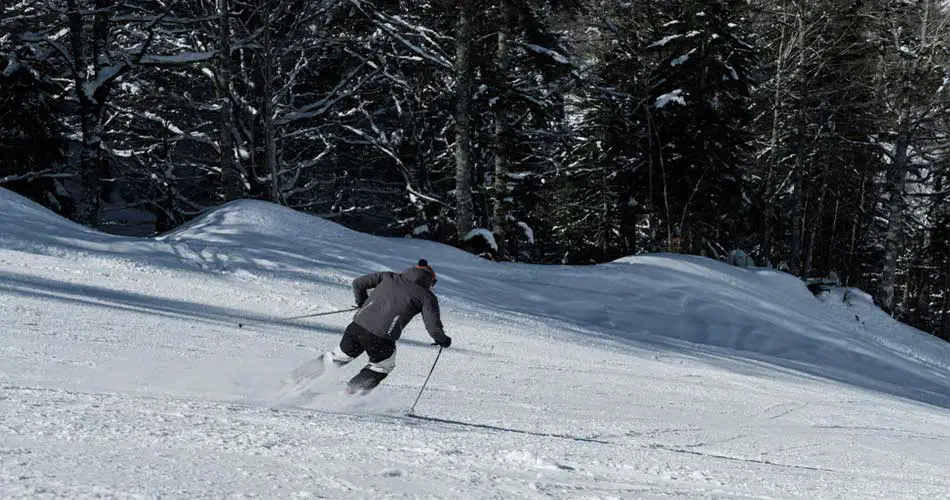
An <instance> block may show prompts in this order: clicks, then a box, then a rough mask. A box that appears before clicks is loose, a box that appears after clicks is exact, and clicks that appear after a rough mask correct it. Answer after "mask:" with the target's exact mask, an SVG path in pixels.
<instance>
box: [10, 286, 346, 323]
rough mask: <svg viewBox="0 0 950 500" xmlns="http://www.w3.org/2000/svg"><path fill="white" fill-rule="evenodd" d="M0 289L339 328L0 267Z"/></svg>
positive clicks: (157, 311) (161, 312) (188, 314)
mask: <svg viewBox="0 0 950 500" xmlns="http://www.w3.org/2000/svg"><path fill="white" fill-rule="evenodd" d="M0 293H3V294H10V295H17V296H21V297H31V298H36V299H41V300H53V301H58V302H63V303H68V304H75V305H79V306H84V307H96V308H105V309H111V310H119V311H123V312H135V313H140V314H148V315H154V316H161V317H165V318H169V319H177V320H187V321H198V322H202V323H206V324H213V325H217V326H225V327H233V328H234V329H235V330H237V329H238V323H239V322H247V323H248V325H249V329H261V328H262V327H266V326H279V327H288V328H298V329H305V330H309V331H313V332H316V333H332V334H339V332H337V331H334V330H331V329H329V328H326V327H323V326H321V325H314V324H312V323H307V322H305V321H302V320H299V321H298V320H282V319H279V318H269V317H266V316H247V315H246V312H245V311H241V310H237V309H231V308H227V307H218V306H213V305H208V304H201V303H197V302H189V301H183V300H175V299H168V298H164V297H155V296H151V295H145V294H140V293H134V292H126V291H120V290H113V289H110V288H104V287H99V286H93V285H82V284H76V283H67V282H62V281H56V280H50V279H45V278H38V277H35V276H27V275H22V274H16V273H11V272H9V271H0Z"/></svg>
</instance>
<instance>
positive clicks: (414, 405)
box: [409, 346, 442, 415]
mask: <svg viewBox="0 0 950 500" xmlns="http://www.w3.org/2000/svg"><path fill="white" fill-rule="evenodd" d="M439 356H442V346H439V353H438V354H436V355H435V361H433V362H432V368H430V369H429V374H428V375H426V381H425V382H423V383H422V388H421V389H419V395H418V396H416V400H415V401H413V402H412V408H409V415H414V414H415V413H414V412H415V410H416V403H418V402H419V398H421V397H422V391H424V390H426V384H428V383H429V377H431V376H432V372H433V371H435V364H436V363H438V362H439Z"/></svg>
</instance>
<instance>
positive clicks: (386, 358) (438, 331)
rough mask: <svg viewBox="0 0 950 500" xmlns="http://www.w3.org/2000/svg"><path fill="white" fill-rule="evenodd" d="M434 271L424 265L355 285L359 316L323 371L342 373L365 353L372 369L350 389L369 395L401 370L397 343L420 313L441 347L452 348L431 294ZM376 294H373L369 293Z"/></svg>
mask: <svg viewBox="0 0 950 500" xmlns="http://www.w3.org/2000/svg"><path fill="white" fill-rule="evenodd" d="M435 283H436V275H435V271H434V270H433V269H432V266H430V265H429V263H428V262H427V261H426V260H425V259H420V260H419V262H418V264H417V265H416V266H415V267H411V268H409V269H406V270H405V271H403V272H401V273H393V272H379V273H370V274H367V275H364V276H360V277H359V278H356V279H355V280H353V294H354V295H355V298H356V307H357V308H358V311H357V312H356V314H355V315H354V316H353V320H352V322H350V324H349V325H348V326H347V327H346V330H345V331H344V332H343V338H342V339H340V344H339V345H338V346H337V347H336V348H334V349H333V350H332V351H330V352H327V353H326V354H324V365H326V366H331V365H332V366H335V367H341V366H343V365H345V364H347V363H349V362H350V361H353V360H354V359H355V358H356V357H358V356H360V355H361V354H363V352H366V354H367V355H368V357H369V363H367V364H366V366H364V367H363V369H362V370H360V372H359V373H357V374H356V375H354V376H353V378H351V379H350V381H349V382H348V383H347V387H346V392H347V393H348V394H353V393H356V392H361V393H366V392H369V391H370V390H372V389H373V388H375V387H376V386H377V385H379V383H380V382H382V381H383V379H385V378H386V377H387V376H388V375H389V374H390V372H392V371H393V369H394V368H395V367H396V341H397V340H399V337H400V335H401V334H402V330H403V328H405V327H406V325H407V324H409V322H410V321H411V320H412V318H414V317H415V316H416V315H417V314H419V313H420V312H421V313H422V319H423V321H424V322H425V327H426V331H428V333H429V335H430V336H431V337H432V339H433V340H434V341H435V343H436V344H437V345H439V346H441V347H449V346H450V345H452V339H451V337H449V336H448V335H446V334H445V331H444V329H443V327H442V319H441V317H440V314H439V300H438V299H437V298H436V296H435V294H434V293H432V290H431V288H432V286H434V285H435ZM370 289H372V293H369V290H370Z"/></svg>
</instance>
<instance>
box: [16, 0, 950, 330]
mask: <svg viewBox="0 0 950 500" xmlns="http://www.w3.org/2000/svg"><path fill="white" fill-rule="evenodd" d="M0 5H2V7H0V8H2V12H0V16H2V17H0V186H3V187H7V188H10V189H13V190H16V191H18V192H21V193H23V194H26V195H27V196H30V197H31V198H32V199H34V200H37V201H39V202H40V203H43V204H45V205H46V206H49V207H50V208H52V209H54V210H56V211H58V212H59V213H61V214H63V215H65V216H67V217H70V218H71V219H73V220H76V221H78V222H81V223H83V224H87V225H90V226H94V227H99V228H101V229H103V230H107V231H113V232H125V233H134V234H144V235H147V234H155V233H160V232H163V231H167V230H168V229H170V228H173V227H175V226H177V225H179V224H181V223H183V222H185V221H187V220H189V219H190V218H192V217H194V216H196V215H197V214H199V213H201V212H202V211H203V210H206V209H207V208H209V207H212V206H215V205H218V204H221V203H224V202H227V201H230V200H234V199H240V198H256V199H263V200H269V201H273V202H276V203H280V204H283V205H286V206H288V207H292V208H294V209H297V210H301V211H306V212H309V213H312V214H315V215H319V216H321V217H327V218H331V219H333V220H336V221H339V222H341V223H344V224H346V225H349V226H351V227H354V228H357V229H360V230H363V231H368V232H373V233H377V234H389V235H411V236H412V237H417V238H429V239H434V240H438V241H443V242H447V243H450V244H454V245H457V246H459V247H463V248H466V249H469V250H471V251H474V252H479V253H483V254H485V255H486V256H489V257H491V258H495V259H504V260H518V261H524V262H537V263H569V264H585V263H595V262H605V261H609V260H611V259H615V258H617V257H620V256H624V255H630V254H635V253H641V252H662V251H675V252H683V253H694V254H704V255H708V256H712V257H720V258H723V257H725V256H726V255H727V254H728V253H729V252H730V251H732V250H736V249H739V250H742V251H744V252H745V253H746V254H748V255H749V256H750V257H752V258H753V259H754V260H755V261H756V262H757V263H758V264H760V265H761V264H768V265H772V266H775V267H779V268H783V269H787V270H788V271H789V272H792V273H794V274H796V275H799V276H802V277H823V276H829V275H831V274H834V275H836V276H838V277H839V278H840V280H841V281H842V282H843V283H844V284H847V285H850V286H857V287H862V288H864V289H868V290H872V291H873V292H874V293H875V297H876V299H877V300H878V302H879V304H880V305H881V306H882V307H884V308H885V309H886V310H888V311H890V312H892V313H893V314H894V315H895V316H897V317H898V318H900V319H902V320H904V321H906V322H909V323H911V324H914V325H915V326H918V327H920V328H922V329H924V330H927V331H930V332H934V333H935V334H937V335H940V336H942V337H944V338H948V339H950V293H948V290H950V163H948V158H950V157H948V154H947V153H948V136H950V123H948V117H950V114H948V112H947V111H948V103H950V101H948V94H947V90H948V89H947V88H946V84H947V82H948V76H950V74H948V61H950V53H948V45H947V42H948V38H950V26H948V24H947V23H948V20H950V17H948V14H950V13H948V11H947V8H946V7H945V6H944V5H943V4H942V2H938V1H926V0H921V1H884V0H867V1H854V0H848V1H846V0H753V1H739V0H732V1H728V0H727V1H697V0H655V1H632V2H631V1H620V0H518V1H515V0H483V1H471V0H455V1H450V0H403V1H396V0H388V1H384V0H379V1H369V0H322V1H321V0H317V1H304V0H180V1H160V0H154V1H146V0H127V1H119V0H11V1H7V2H4V3H2V4H0Z"/></svg>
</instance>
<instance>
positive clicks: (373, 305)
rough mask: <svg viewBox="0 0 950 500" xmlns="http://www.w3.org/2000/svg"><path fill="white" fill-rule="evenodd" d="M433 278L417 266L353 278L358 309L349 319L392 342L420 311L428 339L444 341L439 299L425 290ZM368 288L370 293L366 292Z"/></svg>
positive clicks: (429, 273) (427, 289)
mask: <svg viewBox="0 0 950 500" xmlns="http://www.w3.org/2000/svg"><path fill="white" fill-rule="evenodd" d="M433 278H434V276H433V274H432V273H431V272H429V271H428V270H426V269H423V268H418V267H417V268H411V269H407V270H405V271H403V272H402V273H392V272H382V273H371V274H367V275H365V276H360V277H359V278H356V279H355V280H353V294H354V295H355V296H356V305H357V306H359V308H360V310H359V311H357V312H356V315H355V316H354V317H353V322H354V323H356V324H358V325H360V326H362V327H363V328H365V329H367V330H369V331H370V332H372V333H373V334H374V335H377V336H379V337H383V338H386V339H392V340H394V341H395V340H398V339H399V336H400V335H401V334H402V329H403V328H405V327H406V325H407V324H409V321H411V320H412V318H413V317H415V315H416V314H419V313H420V312H421V313H422V319H423V321H424V322H425V326H426V330H427V331H428V332H429V335H430V336H431V337H432V339H433V340H435V341H436V342H443V341H445V340H446V335H445V331H444V330H443V328H442V319H441V318H440V317H439V300H438V299H437V298H436V297H435V294H434V293H432V291H431V290H430V289H429V287H430V286H432V280H433ZM370 288H372V289H373V293H372V294H368V293H367V291H368V290H369V289H370Z"/></svg>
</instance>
